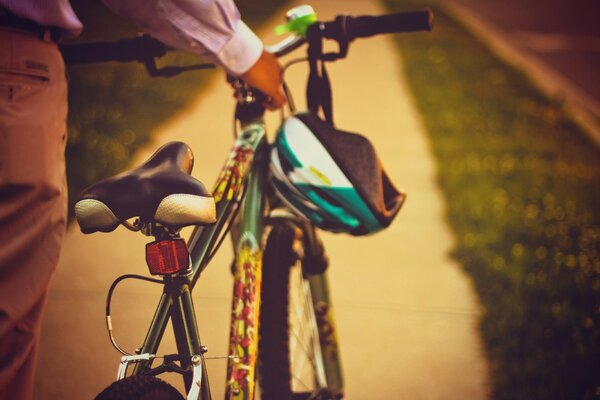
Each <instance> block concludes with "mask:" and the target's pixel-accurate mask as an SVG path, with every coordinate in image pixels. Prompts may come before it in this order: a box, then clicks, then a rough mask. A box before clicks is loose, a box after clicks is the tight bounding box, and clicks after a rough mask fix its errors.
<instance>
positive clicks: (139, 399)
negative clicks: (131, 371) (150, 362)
mask: <svg viewBox="0 0 600 400" xmlns="http://www.w3.org/2000/svg"><path fill="white" fill-rule="evenodd" d="M96 400H183V396H182V395H181V394H180V393H179V392H178V391H177V389H175V388H174V387H173V386H171V385H169V384H168V383H167V382H165V381H162V380H160V379H158V378H156V377H154V376H143V375H140V376H130V377H128V378H125V379H121V380H119V381H116V382H113V384H111V385H110V386H109V387H107V388H106V389H104V390H103V391H102V392H101V393H100V394H99V395H98V396H96Z"/></svg>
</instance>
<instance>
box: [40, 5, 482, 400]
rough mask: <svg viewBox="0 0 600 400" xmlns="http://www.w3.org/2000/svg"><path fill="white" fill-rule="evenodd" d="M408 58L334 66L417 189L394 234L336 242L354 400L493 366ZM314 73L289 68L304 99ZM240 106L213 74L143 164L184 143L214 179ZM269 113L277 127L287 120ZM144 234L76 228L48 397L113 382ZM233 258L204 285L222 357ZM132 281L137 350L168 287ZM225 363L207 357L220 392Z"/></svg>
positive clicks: (344, 114) (343, 93)
mask: <svg viewBox="0 0 600 400" xmlns="http://www.w3.org/2000/svg"><path fill="white" fill-rule="evenodd" d="M312 3H313V4H314V6H315V9H316V10H317V12H318V14H319V16H320V18H322V19H327V18H330V17H332V16H333V15H334V14H335V13H336V12H337V13H339V12H344V11H347V12H349V13H351V14H361V13H367V14H377V13H380V12H382V9H381V8H380V6H378V4H377V3H375V2H372V1H366V0H365V1H336V2H331V1H325V0H321V1H312ZM423 34H425V33H423ZM399 63H400V60H399V59H398V57H396V50H395V49H394V47H393V44H392V42H391V41H390V40H389V39H386V38H377V39H372V40H369V41H363V42H360V41H359V42H356V43H355V44H354V45H353V47H352V48H351V52H350V56H349V57H348V59H347V60H346V61H344V62H340V63H337V64H336V65H332V66H331V68H330V74H331V77H332V84H333V87H334V90H335V100H334V106H335V115H336V120H337V124H338V126H339V127H340V128H343V129H348V130H354V131H358V132H363V133H365V134H367V135H368V136H369V137H370V138H371V140H372V141H373V142H374V144H375V146H376V148H377V149H378V151H379V152H380V157H381V158H382V160H383V163H384V165H386V168H387V169H388V172H389V175H390V176H391V177H392V180H393V181H394V182H396V183H397V184H398V186H400V187H402V188H403V189H405V190H406V191H407V192H408V193H409V198H408V201H407V203H406V205H405V206H404V209H403V210H402V211H401V212H400V214H399V216H398V218H397V220H396V221H395V223H394V224H393V225H392V226H391V227H390V228H389V229H388V230H386V231H385V232H382V233H380V234H377V235H375V236H372V237H367V238H360V239H357V238H351V237H346V236H335V235H326V237H325V241H326V245H327V246H328V248H329V252H330V256H331V259H332V265H331V269H330V277H331V289H332V295H333V302H334V305H335V306H336V317H337V323H338V329H339V337H340V341H341V347H342V356H343V363H344V369H345V375H346V382H347V398H348V399H351V400H361V399H364V400H368V399H411V400H418V399H444V400H451V399H460V400H462V399H472V400H476V399H484V398H486V394H487V363H486V361H485V360H484V358H483V357H482V350H481V342H480V340H479V338H478V334H477V321H478V317H479V308H478V305H477V304H478V303H477V299H476V297H475V295H474V293H473V289H472V286H471V284H470V282H469V280H468V279H467V277H466V275H465V274H464V273H463V272H462V271H461V270H460V268H459V266H458V265H457V264H455V263H454V262H453V261H452V260H451V259H450V258H449V257H448V252H449V250H450V249H451V247H452V236H451V234H450V232H449V230H448V228H447V227H446V225H445V223H444V222H443V221H444V219H443V217H444V205H443V200H442V196H441V193H440V191H439V189H438V187H437V185H436V183H435V166H434V163H433V160H432V156H431V153H430V146H429V143H428V142H427V139H426V136H425V134H424V132H423V127H422V125H421V122H420V120H419V117H418V114H417V113H416V111H415V109H414V106H413V103H412V100H411V98H410V96H409V94H408V93H407V87H406V84H405V82H404V81H403V80H402V79H401V76H402V74H401V73H400V71H401V65H400V64H399ZM303 73H304V71H302V70H301V69H300V70H296V71H292V72H291V73H290V75H289V83H290V84H291V86H292V87H293V88H295V89H296V90H295V91H296V92H297V93H298V94H297V99H296V101H297V102H298V103H301V100H302V99H301V95H302V93H303V90H304V89H303V84H304V78H303ZM231 107H232V101H231V94H230V92H229V90H228V88H227V87H226V85H224V84H223V82H222V80H220V79H219V80H215V81H213V82H212V83H211V85H210V88H209V90H207V91H206V92H205V94H204V95H202V96H200V97H199V98H198V99H197V100H196V101H195V103H194V104H193V105H191V106H190V109H189V110H188V111H186V112H184V113H182V114H181V115H180V116H178V117H176V118H174V119H173V120H172V121H170V122H169V123H168V124H166V125H165V126H163V127H161V128H160V129H159V132H157V136H156V137H157V139H156V141H155V142H153V143H151V144H150V145H149V146H148V148H147V149H146V151H143V152H141V154H139V157H137V160H136V162H138V161H141V160H142V159H143V158H144V157H146V156H147V155H149V154H150V153H151V152H152V151H153V150H154V149H155V148H156V147H158V145H159V144H161V143H164V142H167V141H170V140H183V141H186V142H188V143H189V144H190V145H191V147H192V149H193V150H194V153H195V155H196V160H197V162H196V166H195V175H196V176H197V177H199V178H200V179H202V180H204V181H206V182H210V181H212V180H214V178H215V176H216V174H217V172H218V171H219V169H220V167H221V165H222V161H223V159H224V155H225V154H226V152H227V150H228V146H229V145H230V143H231V140H230V137H231V133H230V132H229V130H228V128H229V127H230V126H231ZM271 118H272V119H271V120H270V121H269V126H270V127H271V129H273V128H275V127H276V125H277V118H276V115H271ZM145 241H146V240H145V238H143V237H138V236H137V235H135V234H133V233H131V232H129V231H127V230H125V229H118V230H117V231H116V232H114V233H111V234H95V235H91V236H84V235H82V234H81V233H80V232H79V231H78V229H77V227H76V226H72V227H71V229H70V230H69V232H68V234H67V238H66V241H65V245H64V251H63V253H62V257H61V262H60V265H59V267H58V270H57V273H56V275H55V278H54V282H53V287H52V289H51V294H50V301H49V305H48V310H47V313H46V319H45V322H44V330H43V335H42V348H41V357H40V364H39V374H38V380H37V392H38V398H39V399H41V400H54V399H89V398H91V397H93V395H94V393H96V392H98V391H99V390H101V389H102V388H103V387H104V386H105V385H106V383H107V382H109V381H110V380H111V379H113V378H114V375H115V373H116V369H117V364H118V359H119V355H118V353H117V352H116V351H114V350H113V349H112V347H111V346H110V344H109V342H108V339H107V337H106V333H105V330H104V318H103V312H104V299H105V293H106V290H107V288H108V286H109V285H110V283H111V281H112V280H113V279H114V278H115V277H116V276H117V275H118V274H121V273H126V272H127V273H145V272H146V267H145V264H144V250H143V248H144V247H143V244H144V243H145ZM229 265H230V251H229V249H224V251H222V252H221V253H220V254H219V255H218V256H217V257H216V258H215V260H214V262H213V265H211V266H210V267H209V268H208V269H207V271H206V273H205V276H204V277H203V279H201V281H200V284H199V287H198V288H197V290H196V292H195V293H196V295H195V299H196V301H197V306H196V309H197V312H198V317H199V320H200V321H207V320H208V321H210V322H211V325H210V326H207V325H204V326H201V334H202V339H203V342H204V343H205V344H206V345H208V346H209V348H210V353H209V354H210V355H212V356H217V355H224V354H225V353H226V347H227V332H228V330H227V325H228V322H229V321H228V320H229V311H228V308H229V304H230V292H231V287H230V285H231V277H230V274H229V272H228V271H229ZM125 285H126V286H124V287H123V288H122V289H120V290H118V291H117V293H116V298H115V302H114V306H113V310H114V311H113V314H114V316H115V317H114V326H115V333H116V335H117V337H118V340H119V342H120V343H122V345H123V346H124V347H126V348H129V349H132V348H134V347H136V346H139V345H140V341H141V340H142V339H143V337H144V334H145V331H144V329H145V328H144V326H145V324H147V321H148V320H149V319H150V318H151V316H152V311H153V308H154V307H155V302H156V298H157V297H156V294H157V293H158V291H157V288H155V287H152V286H150V285H149V284H142V283H131V284H125ZM164 351H168V349H166V350H164ZM224 366H225V363H224V362H222V361H211V362H209V368H210V373H211V375H210V377H211V384H212V387H213V388H214V389H215V390H216V391H217V394H216V396H215V398H217V399H218V398H222V395H220V394H219V393H222V388H223V380H224V374H225V373H224Z"/></svg>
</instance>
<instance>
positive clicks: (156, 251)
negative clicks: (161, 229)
mask: <svg viewBox="0 0 600 400" xmlns="http://www.w3.org/2000/svg"><path fill="white" fill-rule="evenodd" d="M146 263H148V267H149V268H150V273H151V274H152V275H170V274H175V273H177V272H180V271H185V270H187V269H188V268H189V266H190V253H189V252H188V248H187V246H186V245H185V241H184V240H183V239H173V240H162V241H160V242H152V243H148V244H147V245H146Z"/></svg>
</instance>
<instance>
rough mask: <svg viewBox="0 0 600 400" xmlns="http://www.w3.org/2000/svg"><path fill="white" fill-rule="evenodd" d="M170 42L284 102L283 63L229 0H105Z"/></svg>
mask: <svg viewBox="0 0 600 400" xmlns="http://www.w3.org/2000/svg"><path fill="white" fill-rule="evenodd" d="M103 2H104V3H105V4H106V5H107V6H108V7H109V8H110V9H112V10H113V11H114V12H116V13H117V14H119V15H122V16H124V17H127V18H131V19H133V20H134V21H135V22H136V23H137V25H138V26H139V27H140V28H141V29H143V30H144V31H145V32H147V33H149V34H150V35H152V36H154V37H156V38H157V39H159V40H161V41H163V42H164V43H166V44H168V45H169V46H172V47H175V48H178V49H180V50H184V51H187V52H190V53H195V54H199V55H203V56H206V57H208V58H210V59H211V60H212V61H213V62H215V63H216V64H218V65H220V66H221V67H223V69H225V71H226V72H227V73H229V74H231V75H233V76H240V77H242V79H244V80H245V81H246V82H247V83H248V84H249V85H251V86H253V87H256V88H257V89H259V90H261V91H262V92H264V93H265V94H266V95H267V96H268V97H269V98H270V101H269V102H268V103H267V104H266V106H267V108H271V109H272V108H277V107H280V106H281V105H283V104H284V103H285V96H284V95H283V91H282V89H281V67H280V66H279V63H278V62H277V59H276V58H275V57H273V56H271V55H270V54H267V53H265V52H264V51H263V45H262V42H261V41H260V39H259V38H258V37H257V36H256V35H255V34H254V32H252V31H251V30H250V28H248V26H247V25H246V24H245V23H244V22H243V21H242V20H241V19H240V14H239V12H238V10H237V8H236V7H235V5H234V4H233V1H231V0H103Z"/></svg>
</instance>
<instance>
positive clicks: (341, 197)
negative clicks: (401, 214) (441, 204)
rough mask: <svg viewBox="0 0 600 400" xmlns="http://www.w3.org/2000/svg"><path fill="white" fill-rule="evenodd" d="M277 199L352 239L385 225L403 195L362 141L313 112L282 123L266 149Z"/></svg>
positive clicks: (301, 114) (395, 212) (396, 208)
mask: <svg viewBox="0 0 600 400" xmlns="http://www.w3.org/2000/svg"><path fill="white" fill-rule="evenodd" d="M270 169H271V182H272V183H273V186H274V187H275V191H276V193H277V195H278V196H279V197H280V198H281V199H282V200H283V201H284V202H285V203H286V204H287V205H288V206H290V207H291V208H292V209H293V210H295V211H296V212H297V213H298V214H300V215H301V216H303V217H304V218H306V219H308V220H310V221H311V222H312V223H314V224H315V225H316V226H318V227H320V228H322V229H324V230H328V231H332V232H346V233H350V234H352V235H365V234H369V233H373V232H377V231H379V230H381V229H383V228H385V227H387V226H388V225H389V224H390V223H391V222H392V220H393V219H394V217H395V216H396V214H397V213H398V211H399V210H400V207H401V206H402V204H403V202H404V199H405V198H406V196H405V195H404V194H403V193H401V192H399V191H398V190H397V189H396V188H395V187H394V186H393V185H392V183H391V182H390V180H389V178H388V176H387V174H386V173H385V171H384V170H383V168H382V167H381V163H380V162H379V159H378V157H377V154H376V153H375V149H374V148H373V146H372V145H371V143H370V142H369V140H368V139H366V138H365V137H364V136H361V135H359V134H355V133H349V132H343V131H340V130H337V129H335V128H334V127H332V126H331V125H330V124H328V123H327V122H325V121H323V120H322V119H321V118H319V117H318V116H317V115H316V114H315V113H313V112H306V113H298V114H295V115H293V116H291V117H289V118H288V119H287V120H285V121H284V122H283V124H282V125H281V127H280V128H279V130H278V132H277V137H276V139H275V143H274V144H273V147H272V149H271V160H270Z"/></svg>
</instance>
